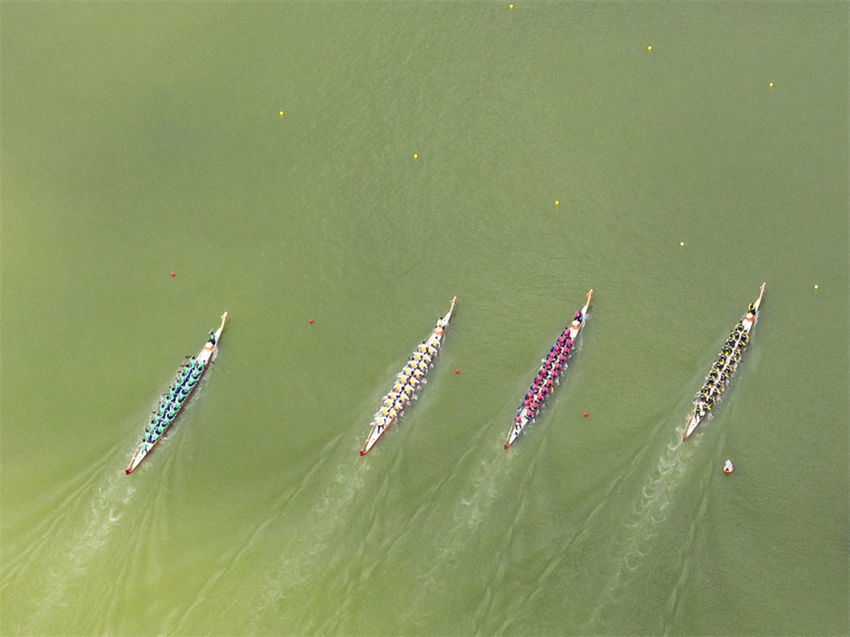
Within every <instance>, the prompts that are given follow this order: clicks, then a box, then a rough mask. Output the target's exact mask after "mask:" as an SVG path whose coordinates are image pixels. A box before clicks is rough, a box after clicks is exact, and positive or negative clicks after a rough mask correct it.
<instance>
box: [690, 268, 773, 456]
mask: <svg viewBox="0 0 850 637" xmlns="http://www.w3.org/2000/svg"><path fill="white" fill-rule="evenodd" d="M764 288H765V284H764V283H762V284H761V288H760V290H759V295H758V298H757V299H756V300H755V301H754V302H753V303H752V308H753V310H754V311H753V312H750V311H749V309H748V311H747V313H745V314H744V316H743V317H742V318H741V320H740V321H738V323H736V325H735V327H734V328H733V330H732V333H731V334H730V335H729V337H728V338H727V339H726V344H725V345H724V351H723V352H721V356H719V357H718V360H717V361H715V363H714V365H712V368H711V370H710V371H709V373H708V376H707V377H706V381H705V383H704V384H703V386H702V388H701V389H700V391H699V392H698V393H697V397H696V398H695V399H694V408H693V410H691V413H690V414H689V416H688V419H687V421H686V422H685V429H684V431H683V432H682V442H684V441H686V440H688V438H690V437H691V436H692V435H693V434H694V432H695V431H696V430H697V427H699V425H700V423H701V422H702V421H703V420H705V419H706V418H707V417H708V414H709V413H710V412H711V409H712V407H713V406H714V405H715V404H716V402H717V401H718V400H719V399H720V397H721V395H722V394H723V391H724V390H725V389H726V387H727V386H728V385H729V382H730V381H731V380H732V375H733V374H734V373H735V371H736V370H737V369H738V365H739V364H740V359H741V357H742V355H743V353H744V351H746V349H747V346H748V344H749V339H750V336H751V335H752V332H753V328H754V327H755V325H756V323H757V322H758V319H759V316H760V307H761V301H762V298H763V297H764ZM726 350H728V351H726Z"/></svg>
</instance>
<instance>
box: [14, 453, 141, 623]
mask: <svg viewBox="0 0 850 637" xmlns="http://www.w3.org/2000/svg"><path fill="white" fill-rule="evenodd" d="M114 456H115V454H106V460H103V461H101V462H99V463H98V465H97V467H95V469H94V470H92V476H91V478H89V479H88V480H86V481H85V482H84V483H83V484H82V485H81V486H80V487H79V488H78V489H77V491H76V493H75V494H74V495H73V496H72V499H73V501H74V506H73V510H74V511H85V515H84V516H83V517H82V519H80V518H78V517H77V518H75V516H74V515H73V513H72V514H70V515H68V514H66V513H64V512H62V513H60V516H59V521H57V523H56V524H53V525H51V526H50V527H49V528H48V529H47V530H46V532H45V533H44V535H43V536H41V537H38V538H36V539H35V541H34V543H33V546H34V547H35V548H36V550H34V551H33V553H32V554H31V555H30V559H29V560H28V562H27V566H26V570H27V571H30V572H31V573H32V574H33V575H32V576H33V577H34V578H35V579H36V581H38V590H39V591H40V592H39V593H38V594H37V595H36V596H35V597H34V599H33V602H32V604H31V606H32V609H33V610H32V612H31V614H29V618H28V620H27V622H26V624H25V625H24V626H23V627H22V630H21V632H22V633H24V634H31V633H36V632H38V631H39V630H41V629H40V628H39V627H40V626H44V625H45V624H48V625H50V624H51V621H52V620H53V619H54V618H55V617H57V616H58V615H59V614H60V613H61V612H62V611H63V609H65V608H66V607H67V606H68V603H69V602H68V601H67V600H66V593H67V591H68V590H69V589H70V588H71V587H72V586H74V585H75V584H77V583H78V582H80V580H82V579H84V578H85V577H86V574H87V572H88V570H89V568H90V566H91V564H92V562H93V561H94V559H95V558H96V556H97V555H98V553H99V552H100V551H101V550H102V549H103V547H104V545H105V544H106V542H107V540H108V539H109V536H110V534H111V533H112V531H113V530H114V529H115V528H116V525H117V524H118V522H119V521H120V520H121V518H122V516H123V515H124V513H125V512H126V510H127V507H128V505H129V503H130V500H131V498H132V496H133V493H134V488H133V486H132V485H131V484H130V483H129V481H127V480H126V478H125V476H124V472H123V471H122V470H117V469H114V470H112V471H111V472H110V474H109V475H108V476H107V477H106V478H105V480H103V481H102V482H101V483H100V484H97V486H94V485H95V484H96V483H97V482H98V479H97V478H98V477H99V476H100V477H103V473H104V471H107V470H108V465H109V464H111V462H112V461H113V458H114ZM92 490H93V491H94V492H93V493H92Z"/></svg>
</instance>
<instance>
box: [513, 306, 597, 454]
mask: <svg viewBox="0 0 850 637" xmlns="http://www.w3.org/2000/svg"><path fill="white" fill-rule="evenodd" d="M591 296H593V290H590V291H589V292H588V293H587V300H586V301H585V303H584V306H583V307H582V308H581V309H580V310H578V311H577V312H576V313H575V314H574V315H573V320H572V322H571V323H570V324H569V325H567V327H565V328H564V330H563V331H562V332H561V334H560V336H558V339H557V340H556V341H555V344H554V345H553V346H552V347H551V348H550V349H549V353H548V354H547V355H546V357H545V358H544V359H543V361H542V364H541V365H540V369H538V370H537V374H536V375H535V377H534V380H533V381H532V383H531V385H530V386H529V388H528V392H527V393H526V394H525V398H523V401H522V403H520V405H519V407H517V410H516V415H515V416H514V423H513V425H511V428H510V431H508V437H507V439H506V440H505V449H507V448H508V447H510V446H511V445H512V444H513V443H514V441H515V440H516V439H517V438H518V437H519V435H520V434H521V433H522V432H523V430H524V429H525V427H526V425H527V424H528V423H529V422H531V421H533V420H535V418H537V415H538V414H539V413H540V410H541V409H542V408H543V404H544V403H545V402H546V398H547V397H548V396H549V395H550V394H551V393H552V391H553V390H554V389H555V385H559V384H560V379H561V376H563V374H564V373H565V372H566V371H567V361H568V360H569V359H570V356H571V355H572V353H573V350H574V349H575V343H574V340H575V338H576V337H577V336H578V333H579V331H580V330H581V328H582V326H583V325H584V321H585V318H586V317H587V308H588V307H589V306H590V297H591Z"/></svg>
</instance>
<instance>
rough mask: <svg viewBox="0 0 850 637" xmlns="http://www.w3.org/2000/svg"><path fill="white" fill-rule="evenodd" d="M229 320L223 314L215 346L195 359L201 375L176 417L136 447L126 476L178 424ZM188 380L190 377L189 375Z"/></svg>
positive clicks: (180, 403) (208, 345) (125, 470)
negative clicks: (149, 440) (153, 437)
mask: <svg viewBox="0 0 850 637" xmlns="http://www.w3.org/2000/svg"><path fill="white" fill-rule="evenodd" d="M226 320H227V312H225V313H224V314H222V316H221V325H220V326H219V327H218V329H217V330H216V331H215V332H214V335H215V344H213V343H212V342H210V341H207V342H206V343H205V344H204V346H203V347H202V348H201V351H200V352H198V355H197V356H196V357H195V360H196V361H198V362H200V363H202V366H201V368H200V373H199V374H198V376H197V377H196V379H195V382H194V383H193V384H192V385H191V386H190V387H189V389H188V391H187V392H186V394H185V397H184V398H183V400H182V401H181V402H178V404H177V408H176V409H175V413H174V417H173V418H172V419H171V420H170V421H169V422H168V423H167V424H166V425H165V426H164V427H163V430H162V433H161V434H160V435H159V436H158V437H157V438H155V439H154V440H153V441H151V442H148V441H143V442H141V443H139V445H138V446H137V447H136V450H135V452H134V453H133V456H132V458H130V464H129V465H128V466H127V468H126V469H124V473H125V474H126V475H130V474H131V473H133V471H135V470H136V469H138V467H139V465H141V464H142V462H143V461H144V460H145V459H146V458H147V457H148V456H150V455H151V453H152V452H153V450H154V449H156V447H157V446H159V443H160V442H162V439H163V438H165V435H166V434H167V433H168V432H169V431H170V430H171V428H172V427H173V426H174V423H175V422H177V418H178V417H179V416H180V414H181V413H182V412H183V409H184V408H185V407H186V405H187V404H188V402H189V399H190V398H191V396H192V394H193V393H194V392H195V389H197V388H198V386H199V385H200V384H201V380H203V378H204V376H205V375H206V373H207V369H209V364H210V362H211V361H212V359H213V355H214V354H215V352H216V347H217V345H218V342H219V339H220V338H221V333H222V331H223V330H224V323H225V321H226ZM187 378H188V375H187Z"/></svg>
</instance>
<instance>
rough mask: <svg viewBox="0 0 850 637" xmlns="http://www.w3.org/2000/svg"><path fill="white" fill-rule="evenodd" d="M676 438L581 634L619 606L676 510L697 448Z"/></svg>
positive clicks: (644, 489)
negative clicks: (611, 607) (623, 590)
mask: <svg viewBox="0 0 850 637" xmlns="http://www.w3.org/2000/svg"><path fill="white" fill-rule="evenodd" d="M665 423H669V420H666V419H665V421H663V422H660V423H658V425H656V427H655V429H656V430H657V429H658V428H659V427H662V426H663V425H664V424H665ZM674 436H675V438H674V439H673V440H672V441H669V442H668V443H667V444H666V447H665V449H664V450H663V451H662V453H661V455H659V456H658V458H657V460H656V462H655V466H654V467H653V469H652V471H651V473H650V475H649V476H648V477H647V478H646V480H645V481H644V483H643V484H642V485H641V487H640V489H639V492H638V497H637V499H636V501H635V504H634V506H633V512H632V514H631V516H630V517H629V518H627V521H626V523H625V532H624V533H625V537H624V539H623V540H622V542H620V544H619V546H618V547H617V552H616V557H615V559H614V560H613V563H614V564H616V568H615V570H614V572H613V574H612V575H611V577H610V578H609V579H608V581H607V582H606V584H605V585H604V588H603V590H602V592H601V593H600V595H599V597H600V601H599V602H598V604H597V605H596V607H595V608H594V609H593V611H592V613H591V614H590V617H589V618H588V620H587V621H586V622H585V623H584V625H583V626H582V632H587V633H594V632H597V630H598V628H599V626H598V625H599V621H600V619H601V616H602V614H603V612H604V611H605V610H606V609H607V608H608V607H609V606H611V605H614V604H616V603H617V601H618V595H619V592H620V591H621V589H623V588H624V587H626V586H627V585H628V584H630V583H631V582H632V581H633V579H634V577H635V576H636V574H637V573H638V571H639V570H640V569H641V568H642V566H643V565H644V563H645V560H646V558H647V556H648V555H649V553H650V552H651V551H652V548H653V543H654V542H655V541H656V539H657V538H658V537H659V531H660V528H661V527H662V526H663V525H664V523H665V521H666V520H667V517H668V515H670V514H671V510H672V508H674V507H675V504H676V494H677V491H678V489H679V488H680V486H681V481H682V477H683V476H684V474H685V472H686V469H687V468H688V465H689V464H690V459H691V458H692V457H693V450H694V445H693V444H684V443H682V440H681V433H680V432H679V431H678V430H676V432H675V433H674Z"/></svg>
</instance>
